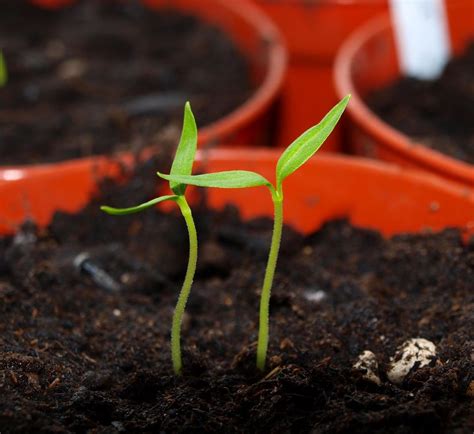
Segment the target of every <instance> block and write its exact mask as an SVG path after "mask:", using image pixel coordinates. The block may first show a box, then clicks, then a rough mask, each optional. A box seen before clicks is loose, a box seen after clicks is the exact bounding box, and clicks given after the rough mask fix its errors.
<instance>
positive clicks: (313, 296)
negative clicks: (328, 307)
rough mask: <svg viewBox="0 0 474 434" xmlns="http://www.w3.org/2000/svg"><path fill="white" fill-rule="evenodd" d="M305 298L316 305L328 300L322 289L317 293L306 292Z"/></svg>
mask: <svg viewBox="0 0 474 434" xmlns="http://www.w3.org/2000/svg"><path fill="white" fill-rule="evenodd" d="M304 298H306V300H308V301H312V302H314V303H320V302H321V301H323V300H324V299H325V298H326V293H325V292H324V291H322V290H320V289H319V290H317V291H306V292H305V293H304Z"/></svg>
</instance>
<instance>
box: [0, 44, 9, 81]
mask: <svg viewBox="0 0 474 434" xmlns="http://www.w3.org/2000/svg"><path fill="white" fill-rule="evenodd" d="M7 80H8V73H7V64H6V62H5V58H4V57H3V53H2V52H1V51H0V87H3V86H5V85H6V84H7Z"/></svg>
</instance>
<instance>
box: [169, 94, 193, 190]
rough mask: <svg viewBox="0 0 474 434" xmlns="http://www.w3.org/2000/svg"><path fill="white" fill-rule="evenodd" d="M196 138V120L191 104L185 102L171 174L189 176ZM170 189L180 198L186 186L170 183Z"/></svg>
mask: <svg viewBox="0 0 474 434" xmlns="http://www.w3.org/2000/svg"><path fill="white" fill-rule="evenodd" d="M197 136H198V132H197V126H196V120H195V119H194V115H193V112H192V110H191V104H189V102H187V103H186V104H185V106H184V120H183V129H182V131H181V139H180V140H179V144H178V149H177V150H176V155H175V157H174V161H173V165H172V166H171V172H170V173H171V174H173V175H191V173H192V170H193V163H194V156H195V154H196V148H197ZM170 188H171V190H172V191H173V193H174V194H177V195H179V196H182V195H184V192H185V190H186V185H184V184H181V183H178V182H173V181H171V182H170Z"/></svg>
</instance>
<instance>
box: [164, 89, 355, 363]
mask: <svg viewBox="0 0 474 434" xmlns="http://www.w3.org/2000/svg"><path fill="white" fill-rule="evenodd" d="M349 98H350V95H347V96H346V97H345V98H343V99H342V100H341V101H340V102H339V103H338V104H336V105H335V106H334V107H333V108H332V109H331V111H330V112H329V113H328V114H327V115H326V116H325V117H324V119H323V120H322V121H321V122H320V123H319V124H317V125H315V126H313V127H312V128H310V129H309V130H307V131H306V132H304V133H303V134H302V135H301V136H300V137H298V138H297V139H296V140H295V141H294V142H293V143H292V144H291V145H290V146H288V148H286V149H285V151H284V152H283V154H282V155H281V156H280V158H279V160H278V163H277V167H276V185H273V184H272V183H271V182H270V181H268V180H267V179H265V178H264V177H263V176H261V175H259V174H258V173H254V172H248V171H243V170H232V171H227V172H217V173H208V174H203V175H195V176H192V175H182V174H176V173H170V174H169V175H164V174H161V173H158V175H159V176H161V177H162V178H164V179H166V180H168V181H170V182H175V183H181V184H188V185H195V186H198V187H217V188H247V187H258V186H266V187H268V188H269V190H270V194H271V197H272V201H273V206H274V224H273V234H272V241H271V246H270V253H269V255H268V262H267V267H266V270H265V277H264V280H263V286H262V292H261V298H260V318H259V330H258V343H257V367H258V368H259V369H260V370H264V369H265V361H266V358H267V350H268V335H269V332H268V330H269V307H270V295H271V289H272V284H273V277H274V275H275V268H276V265H277V260H278V252H279V249H280V242H281V234H282V228H283V181H284V179H285V178H287V177H288V176H289V175H291V174H292V173H293V172H295V171H296V170H298V169H299V168H300V167H301V166H302V165H303V164H304V163H306V161H308V160H309V159H310V158H311V157H312V156H313V155H314V154H315V153H316V151H317V150H318V149H319V148H320V147H321V145H322V144H323V143H324V141H325V140H326V139H327V138H328V136H329V135H330V134H331V132H332V131H333V129H334V127H335V126H336V124H337V123H338V121H339V119H340V117H341V115H342V113H343V112H344V110H345V108H346V106H347V104H348V102H349Z"/></svg>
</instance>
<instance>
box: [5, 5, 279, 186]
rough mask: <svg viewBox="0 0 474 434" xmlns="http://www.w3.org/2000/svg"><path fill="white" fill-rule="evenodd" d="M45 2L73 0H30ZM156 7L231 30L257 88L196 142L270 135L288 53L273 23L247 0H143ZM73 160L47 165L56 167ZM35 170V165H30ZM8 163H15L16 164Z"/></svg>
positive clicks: (209, 143) (257, 141)
mask: <svg viewBox="0 0 474 434" xmlns="http://www.w3.org/2000/svg"><path fill="white" fill-rule="evenodd" d="M31 1H33V2H34V3H36V4H38V5H41V6H43V7H48V8H57V7H62V6H65V5H67V4H70V3H73V2H74V0H31ZM142 2H143V3H144V4H145V5H146V6H148V7H150V8H154V9H159V8H163V7H172V8H175V9H178V10H182V11H184V12H186V13H190V14H194V15H196V16H198V17H200V18H201V19H202V20H203V21H206V22H211V23H213V24H215V25H217V26H219V27H221V28H223V29H225V31H226V32H227V33H228V34H229V35H230V37H231V38H232V40H234V41H235V43H236V44H237V45H238V46H239V47H240V49H241V51H242V52H243V53H244V55H245V56H246V57H247V59H248V62H249V64H250V68H251V75H252V79H253V81H254V83H255V85H256V90H255V92H254V93H253V94H252V95H251V96H250V97H249V99H248V100H247V101H246V102H245V103H244V104H243V105H242V106H240V107H238V108H236V109H235V110H234V111H233V112H232V113H230V114H228V115H226V116H224V117H222V118H221V119H219V120H217V121H216V122H214V123H212V124H210V125H208V126H206V127H204V128H201V129H200V133H199V143H200V145H201V146H203V147H214V146H217V145H220V144H221V143H224V142H225V143H226V144H233V143H248V144H251V145H256V144H259V145H262V143H265V141H266V140H267V136H268V130H269V128H268V125H269V112H270V108H271V105H272V103H273V102H274V101H275V99H276V98H277V97H278V95H279V93H280V91H281V88H282V85H283V79H284V75H285V71H286V64H287V53H286V48H285V46H284V44H283V42H282V38H281V35H280V33H279V32H278V30H277V29H276V27H275V26H274V25H273V23H272V22H271V21H270V20H269V19H268V18H267V17H266V16H265V14H264V13H262V12H261V11H260V10H258V8H256V7H255V6H254V5H253V4H251V3H250V2H249V1H248V0H239V1H238V2H234V1H228V0H142ZM96 159H97V157H90V158H86V159H81V160H82V161H81V160H76V161H75V162H76V163H77V164H80V165H82V164H87V161H89V162H93V161H95V160H96ZM63 164H66V166H67V167H70V166H71V164H72V162H65V163H57V164H54V165H45V167H43V168H42V170H43V169H45V168H47V166H50V167H51V168H53V167H54V170H57V168H58V167H61V166H62V165H63ZM30 167H31V168H32V169H34V170H36V167H37V166H30ZM4 169H5V168H0V180H1V179H3V180H8V179H9V176H10V177H11V174H10V175H8V174H6V173H5V170H4ZM8 169H18V168H17V167H15V168H12V167H9V168H8ZM21 170H27V168H26V167H22V168H21Z"/></svg>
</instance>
